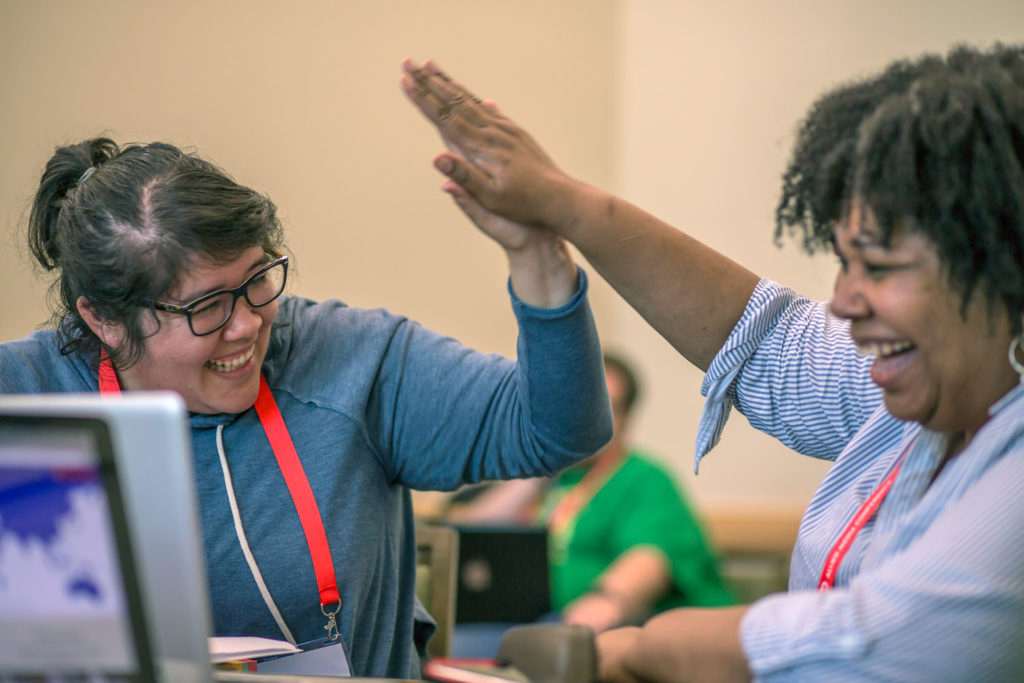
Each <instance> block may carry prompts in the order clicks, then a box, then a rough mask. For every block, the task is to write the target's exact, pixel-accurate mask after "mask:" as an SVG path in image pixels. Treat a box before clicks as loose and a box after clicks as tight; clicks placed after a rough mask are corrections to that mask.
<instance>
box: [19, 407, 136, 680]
mask: <svg viewBox="0 0 1024 683" xmlns="http://www.w3.org/2000/svg"><path fill="white" fill-rule="evenodd" d="M115 468H116V464H115V460H114V457H113V454H112V451H111V438H110V434H109V432H108V428H107V425H106V424H105V423H104V422H103V421H102V420H99V419H91V418H84V417H77V418H70V417H69V418H62V417H31V416H10V415H0V678H3V677H4V676H7V677H11V678H13V680H18V679H19V678H21V676H22V675H23V676H24V677H25V678H26V680H39V679H40V677H41V678H42V679H43V680H46V679H47V678H52V679H58V678H60V679H67V678H69V677H70V678H72V679H73V678H76V677H78V676H82V677H83V679H92V680H95V679H98V680H116V681H122V680H123V681H136V680H153V679H154V674H153V669H152V661H151V658H150V656H149V653H148V652H147V642H148V641H147V638H146V633H145V622H144V620H143V618H142V611H141V605H140V598H139V591H138V585H137V577H136V573H135V568H134V566H133V562H132V555H131V552H130V550H129V543H128V533H127V527H126V522H125V512H124V507H123V504H122V496H121V492H120V491H119V487H118V477H117V473H116V470H115Z"/></svg>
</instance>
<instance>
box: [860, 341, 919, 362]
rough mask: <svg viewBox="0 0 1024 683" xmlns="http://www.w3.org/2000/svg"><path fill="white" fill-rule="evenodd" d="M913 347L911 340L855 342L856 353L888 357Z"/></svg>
mask: <svg viewBox="0 0 1024 683" xmlns="http://www.w3.org/2000/svg"><path fill="white" fill-rule="evenodd" d="M913 348H914V344H913V342H909V341H898V342H871V343H864V344H857V353H859V354H860V355H862V356H876V357H878V358H889V357H890V356H895V355H898V354H901V353H904V352H906V351H909V350H911V349H913Z"/></svg>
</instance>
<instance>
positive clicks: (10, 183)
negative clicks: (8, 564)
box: [0, 0, 1024, 517]
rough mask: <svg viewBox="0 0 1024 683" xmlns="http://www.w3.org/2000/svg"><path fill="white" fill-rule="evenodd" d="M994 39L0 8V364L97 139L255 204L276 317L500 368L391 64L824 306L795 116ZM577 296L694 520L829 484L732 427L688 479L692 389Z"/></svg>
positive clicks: (846, 25) (751, 23) (738, 7)
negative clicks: (195, 159) (37, 235)
mask: <svg viewBox="0 0 1024 683" xmlns="http://www.w3.org/2000/svg"><path fill="white" fill-rule="evenodd" d="M997 40H1001V41H1004V42H1019V41H1021V40H1024V2H1020V0H975V1H974V2H970V3H967V2H962V1H961V0H834V1H832V2H827V3H823V2H812V1H810V0H804V1H801V0H776V1H775V2H770V3H768V2H761V1H758V0H724V1H721V2H715V3H709V2H698V1H696V0H692V1H691V0H676V1H668V0H633V1H629V0H559V1H558V2H550V1H548V0H518V1H517V2H507V1H499V0H475V1H470V0H432V1H431V2H421V1H419V0H378V1H371V0H363V1H358V0H298V1H294V2H283V1H279V2H272V1H269V0H263V1H257V0H218V1H216V2H210V1H209V0H202V1H199V0H183V1H179V2H170V3H150V2H130V1H121V0H93V1H91V2H80V1H75V0H47V1H46V2H36V1H35V0H0V92H2V93H3V95H4V106H3V107H2V109H0V139H2V149H3V160H2V161H0V221H2V223H0V273H2V274H3V280H2V282H3V285H4V286H3V287H2V288H0V341H7V340H10V339H14V338H17V337H20V336H23V335H25V334H27V333H28V332H30V331H31V330H32V329H34V328H35V327H37V326H38V325H40V324H43V323H45V322H46V321H47V318H48V307H47V302H46V291H47V286H48V283H49V280H48V279H47V277H46V276H45V274H41V273H38V272H36V270H34V269H33V267H32V264H31V263H30V261H29V257H28V254H27V249H26V247H25V243H24V222H25V219H26V218H27V212H28V207H29V202H30V199H31V195H32V193H33V191H34V190H35V187H36V183H37V181H38V178H39V174H40V172H41V171H42V168H43V165H44V164H45V162H46V161H47V159H48V158H49V157H50V155H51V153H52V151H53V148H54V147H55V146H56V145H58V144H64V143H71V142H77V141H79V140H81V139H83V138H86V137H91V136H95V135H97V134H105V135H108V136H111V137H113V138H114V139H115V140H117V141H118V142H121V143H125V142H133V141H139V142H149V141H153V140H166V141H168V142H172V143H175V144H178V145H183V146H188V147H194V148H195V149H197V150H198V151H199V152H200V153H201V154H202V155H204V156H205V157H206V158H208V159H210V160H212V161H214V162H215V163H217V164H219V165H221V166H222V167H224V168H225V169H226V170H227V171H228V172H229V173H231V174H232V175H233V176H234V177H235V178H236V179H237V180H239V181H240V182H242V183H245V184H247V185H250V186H252V187H254V188H256V189H258V190H260V191H262V192H264V193H266V194H268V195H270V196H271V197H272V198H273V199H274V200H275V201H276V202H277V204H278V207H279V209H280V214H281V216H282V218H283V220H284V222H285V224H286V229H287V234H288V235H289V239H288V242H289V245H290V247H291V249H292V251H293V253H294V255H295V265H296V266H297V268H296V270H295V277H294V279H293V280H292V281H291V286H290V290H291V291H292V292H293V293H297V294H302V295H306V296H309V297H313V298H316V299H324V298H329V297H337V298H340V299H342V300H343V301H345V302H347V303H349V304H351V305H354V306H363V307H378V306H383V307H387V308H389V309H391V310H393V311H396V312H400V313H403V314H406V315H408V316H409V317H412V318H415V319H417V320H419V321H421V322H422V323H423V324H425V325H427V326H429V327H431V328H434V329H436V330H438V331H440V332H443V333H446V334H449V335H451V336H453V337H455V338H457V339H459V340H461V341H462V342H463V343H465V344H468V345H470V346H474V347H477V348H480V349H482V350H485V351H491V352H495V353H501V354H505V355H513V354H514V353H515V326H514V321H513V317H512V314H511V311H510V309H509V305H508V296H507V292H506V289H505V281H506V266H505V263H504V258H503V256H502V254H501V252H500V250H499V249H498V247H496V246H495V245H494V244H492V243H491V242H489V241H488V240H487V239H486V238H484V237H483V236H481V235H480V234H478V233H477V232H476V230H475V228H474V227H473V226H472V225H471V224H470V223H469V222H468V220H466V219H465V218H464V217H463V216H462V215H461V213H460V212H459V211H458V209H457V207H455V205H454V204H453V203H452V202H451V201H450V200H449V198H448V197H447V195H445V194H444V193H442V192H441V191H440V190H439V189H438V188H439V186H440V184H441V182H442V178H441V177H440V176H439V175H438V174H437V173H436V172H435V171H434V170H433V168H432V167H431V158H432V157H433V155H434V154H435V153H436V152H438V151H440V149H441V145H440V142H439V140H438V138H437V137H436V135H435V133H434V132H433V130H432V128H431V127H430V126H429V125H428V124H427V123H426V122H425V121H424V120H422V119H421V117H420V115H419V114H418V113H417V112H416V111H415V110H414V109H413V108H412V106H410V105H409V104H408V103H407V101H406V100H405V98H404V96H403V94H402V93H401V90H400V88H399V85H398V83H399V78H400V63H401V60H402V58H403V57H406V56H412V57H414V58H416V59H418V60H423V59H426V58H428V57H432V58H435V59H436V60H437V61H438V62H439V63H440V64H441V65H442V67H444V68H445V69H446V70H447V71H448V72H449V73H450V74H451V75H452V76H453V77H454V78H455V79H457V80H459V81H461V82H463V83H464V84H466V85H468V86H469V87H471V88H472V89H473V90H474V91H475V92H476V93H477V94H478V95H479V96H481V97H486V98H490V99H493V100H495V101H496V102H497V103H498V104H499V105H500V106H501V107H502V109H503V110H504V112H505V113H506V114H508V115H509V116H511V117H512V118H514V119H515V120H517V121H518V122H519V123H521V124H523V125H524V126H525V127H526V128H527V129H528V130H529V131H531V132H532V133H533V134H534V135H535V136H536V137H537V138H538V140H539V141H540V142H541V144H542V145H543V146H544V147H545V148H546V149H547V151H548V152H549V153H550V154H551V155H552V156H553V157H554V159H555V160H556V161H557V162H558V163H559V164H560V166H561V167H562V168H563V169H564V170H566V171H567V172H569V173H570V174H573V175H575V176H577V177H580V178H582V179H584V180H586V181H588V182H589V183H591V184H593V185H597V186H600V187H603V188H605V189H608V190H611V191H614V192H615V193H618V194H620V195H623V196H624V197H626V198H627V199H629V200H631V201H633V202H634V203H637V204H639V205H641V206H643V207H644V208H646V209H648V210H650V211H651V212H653V213H655V214H657V215H658V216H660V217H661V218H663V219H665V220H667V221H668V222H670V223H672V224H673V225H676V226H678V227H680V228H681V229H684V230H686V231H688V232H690V233H691V234H693V235H695V236H696V237H698V238H700V239H702V240H704V241H705V242H707V243H709V244H710V245H711V246H713V247H715V248H718V249H720V250H723V251H725V252H726V253H728V254H729V255H731V256H732V257H734V258H736V259H737V260H739V261H740V262H741V263H743V264H744V265H746V266H747V267H749V268H751V269H752V270H754V271H755V272H757V273H760V274H762V275H764V276H766V277H770V278H773V279H776V280H780V281H782V282H785V283H787V284H790V285H792V286H794V287H795V288H797V289H798V290H799V291H801V292H803V293H806V294H809V295H813V296H817V297H828V295H829V292H830V289H831V279H832V274H833V270H834V264H833V263H832V259H831V258H830V257H827V256H819V257H817V258H815V259H811V258H808V257H806V256H805V255H803V254H802V253H801V252H800V250H799V249H798V248H797V246H796V245H795V244H785V245H784V246H783V247H782V248H777V247H775V246H774V244H773V242H772V232H773V230H774V222H773V216H774V208H775V202H776V199H777V195H778V189H779V177H780V174H781V172H782V169H783V167H784V164H785V162H786V160H787V156H788V151H789V148H790V145H791V143H792V139H793V133H794V130H795V127H796V125H797V123H798V121H799V119H800V117H801V116H802V115H803V113H804V112H805V111H806V109H807V108H808V106H809V105H810V104H811V102H812V101H813V100H814V99H815V97H816V96H817V95H819V94H820V93H822V92H823V91H824V90H826V89H828V88H830V87H832V86H834V85H837V84H839V83H841V82H844V81H846V80H849V79H851V78H853V77H856V76H859V75H867V74H869V73H871V72H873V71H875V70H877V69H879V68H881V67H883V66H884V65H885V64H887V63H888V62H889V61H891V60H892V59H895V58H898V57H904V56H914V55H917V54H918V53H921V52H923V51H945V50H946V49H947V48H948V47H949V46H951V45H952V44H954V43H956V42H969V43H973V44H976V45H979V46H988V45H990V44H991V43H993V42H994V41H997ZM592 274H593V273H592ZM592 283H593V288H592V303H593V307H594V310H595V315H596V317H597V320H598V325H599V328H600V332H601V335H602V338H603V341H604V343H605V345H606V346H608V347H609V348H612V349H616V350H618V351H621V352H622V353H624V354H625V355H627V356H628V357H629V358H631V359H632V360H633V361H634V362H635V363H636V365H637V366H638V367H639V369H640V371H641V373H642V375H643V378H644V380H645V397H644V399H643V403H642V405H641V406H640V407H639V408H638V410H637V415H636V418H635V420H634V423H635V424H634V425H633V441H634V442H635V443H637V444H638V445H641V446H644V447H645V448H647V449H649V450H650V451H652V452H654V453H656V454H659V455H661V456H663V457H664V458H665V459H666V461H667V462H668V463H669V464H670V465H671V466H672V467H673V468H674V470H675V471H677V472H678V474H679V477H680V480H681V481H682V483H683V485H684V488H685V489H686V491H687V493H688V494H689V496H690V497H691V499H692V500H693V501H694V504H695V506H696V507H697V508H698V509H700V510H702V511H703V512H704V514H709V515H714V514H731V513H736V512H737V511H740V512H742V511H744V510H746V511H749V512H750V514H756V515H759V516H762V517H763V516H771V515H778V516H780V517H788V516H791V515H795V514H798V512H799V510H801V509H802V508H803V507H804V505H805V504H806V502H807V500H808V499H809V497H810V495H811V493H812V492H813V490H814V488H815V487H816V485H817V483H818V481H819V480H820V478H821V476H822V475H823V474H824V471H825V467H826V465H825V464H824V463H819V462H814V461H811V460H809V459H806V458H802V457H797V456H794V455H793V454H792V453H789V452H787V451H786V449H785V448H783V447H781V446H780V445H778V444H776V443H775V442H773V441H771V440H769V439H767V438H765V437H762V436H760V435H758V434H757V433H754V432H753V431H752V430H751V429H750V428H749V427H748V426H747V425H746V423H745V422H744V421H743V420H742V417H741V416H738V415H736V416H734V418H733V420H732V422H731V423H730V424H729V426H728V428H727V429H726V432H725V434H724V436H723V438H722V442H721V444H720V445H719V446H718V448H717V449H716V450H715V451H714V452H713V453H712V454H711V456H710V457H709V458H708V459H707V460H706V461H705V462H704V464H703V466H702V469H701V473H700V475H699V477H694V475H693V444H694V438H695V430H696V425H697V421H698V419H699V416H700V411H701V406H702V400H701V397H700V395H699V386H700V381H701V373H699V372H698V371H696V370H694V369H693V368H692V367H690V366H689V365H688V364H687V363H686V362H685V361H684V360H683V359H682V358H681V357H679V356H678V355H677V354H676V353H675V352H674V351H673V350H672V349H671V348H670V347H669V346H668V344H667V343H666V342H664V340H662V339H661V338H660V337H659V336H658V335H657V334H656V333H654V332H653V331H651V330H650V328H648V327H647V325H646V324H645V323H644V322H643V321H642V320H640V319H639V317H638V316H637V315H636V314H635V313H634V312H633V311H632V310H631V309H630V308H629V307H628V306H627V305H625V304H624V303H623V302H622V301H621V300H620V299H619V298H618V297H617V296H616V295H615V293H614V292H612V291H611V290H610V288H608V287H607V285H605V284H604V283H603V282H602V281H600V279H599V278H598V277H593V278H592Z"/></svg>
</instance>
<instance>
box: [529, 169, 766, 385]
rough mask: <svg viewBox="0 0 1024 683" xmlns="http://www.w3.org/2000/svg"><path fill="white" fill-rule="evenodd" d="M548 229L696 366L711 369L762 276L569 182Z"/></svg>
mask: <svg viewBox="0 0 1024 683" xmlns="http://www.w3.org/2000/svg"><path fill="white" fill-rule="evenodd" d="M558 195H559V196H560V198H561V199H560V200H559V201H556V202H552V203H551V205H550V207H551V208H550V210H549V212H548V215H547V217H546V219H545V223H546V225H547V226H548V227H550V228H551V229H552V230H555V231H556V232H558V233H559V234H561V235H562V236H564V237H565V238H566V239H567V240H569V241H570V242H572V243H573V244H574V245H575V246H576V247H577V248H578V249H579V250H580V252H581V253H582V254H583V255H584V256H585V257H586V258H587V260H588V261H589V262H590V263H591V264H592V265H593V266H594V268H595V269H597V270H598V272H600V273H601V275H602V276H603V277H604V278H605V279H606V280H607V281H608V282H609V283H610V284H611V285H612V287H614V288H615V290H616V291H618V292H619V294H621V295H622V296H623V298H625V299H626V300H627V301H628V302H629V303H630V304H631V305H632V306H633V308H635V309H636V310H637V312H639V313H640V314H641V315H642V316H643V317H644V319H645V320H647V322H649V323H650V324H651V325H652V326H653V327H654V328H655V329H656V330H658V332H659V333H661V335H662V336H663V337H664V338H665V339H666V340H668V342H669V343H670V344H672V346H674V347H675V348H676V350H678V351H679V352H680V353H681V354H682V355H683V356H685V357H686V358H687V359H688V360H689V361H690V362H691V363H693V364H694V365H696V366H697V367H699V368H700V369H702V370H706V369H707V367H708V364H709V363H710V362H711V359H712V358H714V355H715V353H717V352H718V350H719V349H720V348H721V346H722V344H723V343H724V342H725V339H726V337H728V335H729V332H730V331H731V330H732V328H733V326H734V325H735V324H736V321H737V320H739V318H740V315H741V314H742V312H743V309H744V307H745V305H746V303H747V300H748V299H749V298H750V294H751V292H753V290H754V287H755V286H756V285H757V283H758V280H759V278H758V277H757V276H756V275H755V274H754V273H752V272H751V271H749V270H747V269H746V268H744V267H743V266H741V265H739V264H738V263H736V262H735V261H732V260H731V259H729V258H727V257H726V256H724V255H723V254H720V253H719V252H716V251H715V250H713V249H711V248H709V247H707V246H706V245H704V244H702V243H701V242H698V241H697V240H695V239H693V238H692V237H690V236H689V235H687V234H685V233H683V232H681V231H679V230H676V229H675V228H673V227H672V226H670V225H668V224H667V223H665V222H663V221H661V220H659V219H658V218H656V217H654V216H652V215H651V214H649V213H647V212H645V211H643V210H642V209H640V208H638V207H636V206H633V205H632V204H630V203H628V202H626V201H624V200H622V199H619V198H617V197H614V196H612V195H610V194H608V193H605V192H602V191H600V190H597V189H595V188H593V187H590V186H588V185H585V184H583V183H580V182H578V181H575V180H572V179H570V178H567V177H563V178H562V179H561V181H560V192H559V193H558Z"/></svg>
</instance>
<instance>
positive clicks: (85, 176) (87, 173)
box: [75, 166, 96, 185]
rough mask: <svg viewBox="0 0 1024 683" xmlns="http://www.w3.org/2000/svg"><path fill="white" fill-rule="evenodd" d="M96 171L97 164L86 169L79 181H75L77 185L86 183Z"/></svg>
mask: <svg viewBox="0 0 1024 683" xmlns="http://www.w3.org/2000/svg"><path fill="white" fill-rule="evenodd" d="M95 172H96V167H95V166H90V167H89V168H87V169H85V172H84V173H82V176H81V177H80V178H79V179H78V182H77V183H75V184H76V185H81V184H82V183H84V182H85V181H86V180H88V179H89V176H91V175H92V174H93V173H95Z"/></svg>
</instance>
